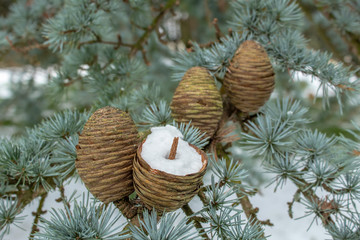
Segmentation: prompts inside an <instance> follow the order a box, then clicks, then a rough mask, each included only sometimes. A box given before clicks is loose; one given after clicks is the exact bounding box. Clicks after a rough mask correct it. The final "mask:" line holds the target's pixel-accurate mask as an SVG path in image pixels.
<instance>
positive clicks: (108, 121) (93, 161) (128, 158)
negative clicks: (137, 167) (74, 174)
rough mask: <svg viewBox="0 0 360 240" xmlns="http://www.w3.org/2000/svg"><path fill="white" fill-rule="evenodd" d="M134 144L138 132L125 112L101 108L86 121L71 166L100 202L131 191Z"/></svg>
mask: <svg viewBox="0 0 360 240" xmlns="http://www.w3.org/2000/svg"><path fill="white" fill-rule="evenodd" d="M137 144H138V132H137V130H136V127H135V124H134V122H133V121H132V119H131V117H130V115H129V114H128V113H126V112H123V111H121V110H119V109H116V108H113V107H104V108H101V109H98V110H97V111H96V112H95V113H94V114H93V115H92V116H91V117H90V118H89V120H88V121H87V122H86V124H85V126H84V129H83V131H82V133H81V135H80V137H79V145H78V146H77V159H76V161H75V166H76V169H77V171H78V173H79V175H80V177H81V179H82V180H83V182H84V183H85V185H86V187H87V188H88V189H89V191H90V192H91V193H92V194H93V195H94V196H95V197H97V198H98V199H99V200H101V201H102V202H104V203H109V202H113V201H116V200H120V199H122V198H124V197H126V196H128V195H130V194H131V193H133V192H134V187H133V178H132V165H133V159H134V156H135V154H136V149H137Z"/></svg>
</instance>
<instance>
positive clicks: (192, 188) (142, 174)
mask: <svg viewBox="0 0 360 240" xmlns="http://www.w3.org/2000/svg"><path fill="white" fill-rule="evenodd" d="M145 141H146V139H145V140H144V141H143V142H142V143H141V144H140V146H139V148H138V150H137V157H136V158H135V160H134V174H133V176H134V186H135V191H136V193H137V195H138V196H139V197H140V200H141V201H142V202H143V203H144V204H145V206H146V207H147V208H149V209H152V208H155V209H156V210H158V211H160V212H163V211H167V212H170V211H175V210H176V209H179V208H181V207H182V206H183V205H185V204H186V203H188V202H190V200H191V199H192V198H193V197H194V196H195V195H196V194H197V193H198V191H199V189H200V187H201V184H202V179H203V176H204V174H205V172H206V167H207V164H208V158H207V155H206V153H205V152H203V151H202V150H200V149H199V148H197V147H195V146H194V145H191V144H189V145H190V146H191V147H193V148H194V149H195V150H196V151H197V152H198V153H199V154H200V155H201V161H202V162H203V165H202V168H201V169H200V171H199V172H197V173H192V174H188V175H185V176H179V175H174V174H170V173H167V172H164V171H160V170H157V169H153V168H151V167H150V165H149V164H148V163H147V162H146V161H145V160H144V159H143V158H142V156H141V152H142V146H143V144H144V143H145Z"/></svg>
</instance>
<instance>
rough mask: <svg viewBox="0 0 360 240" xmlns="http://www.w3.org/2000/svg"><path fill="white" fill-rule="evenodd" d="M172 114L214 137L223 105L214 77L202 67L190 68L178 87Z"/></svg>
mask: <svg viewBox="0 0 360 240" xmlns="http://www.w3.org/2000/svg"><path fill="white" fill-rule="evenodd" d="M170 107H171V111H172V116H173V118H174V119H175V120H176V121H177V122H183V123H188V122H189V121H190V120H191V121H192V122H191V124H192V125H194V126H195V127H198V128H199V129H200V130H201V131H203V132H206V135H205V136H206V137H210V138H211V137H212V136H213V135H214V133H215V131H216V129H217V127H218V123H219V121H220V118H221V115H222V111H223V105H222V99H221V96H220V93H219V91H218V89H217V88H216V85H215V82H214V79H213V78H212V77H211V75H210V74H209V72H208V71H207V70H206V69H205V68H202V67H193V68H190V69H189V70H188V71H187V72H186V73H185V75H184V77H183V79H182V80H181V81H180V83H179V86H178V87H177V88H176V90H175V93H174V97H173V100H172V102H171V105H170Z"/></svg>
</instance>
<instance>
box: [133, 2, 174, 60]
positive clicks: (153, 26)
mask: <svg viewBox="0 0 360 240" xmlns="http://www.w3.org/2000/svg"><path fill="white" fill-rule="evenodd" d="M178 4H179V2H178V0H168V1H167V3H166V4H165V6H164V7H163V8H161V9H160V12H159V13H158V15H157V16H156V17H155V18H154V19H153V20H152V22H151V24H150V25H149V26H148V27H147V29H146V31H145V32H144V33H143V35H142V36H141V37H140V38H139V39H138V40H137V41H136V42H135V43H134V45H133V46H132V48H131V50H130V56H131V57H132V56H134V55H135V54H136V53H137V51H139V50H140V51H142V50H143V49H144V47H143V44H144V43H145V42H146V40H147V38H148V37H149V36H150V33H151V32H152V31H153V30H155V29H156V28H157V26H158V24H159V22H160V20H161V19H162V18H163V17H164V15H165V13H166V12H168V11H169V10H170V9H171V8H172V7H173V6H174V5H178ZM143 55H144V54H143ZM144 56H145V55H144Z"/></svg>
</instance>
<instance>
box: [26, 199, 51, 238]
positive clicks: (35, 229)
mask: <svg viewBox="0 0 360 240" xmlns="http://www.w3.org/2000/svg"><path fill="white" fill-rule="evenodd" d="M46 197H47V192H45V193H44V194H42V195H41V196H40V201H39V206H38V208H37V210H36V212H33V215H35V218H34V222H33V225H32V227H31V232H30V237H29V239H33V238H34V236H35V233H36V232H38V231H39V229H38V223H39V220H40V216H41V215H42V214H45V213H46V211H43V210H42V208H43V207H44V203H45V199H46Z"/></svg>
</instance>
